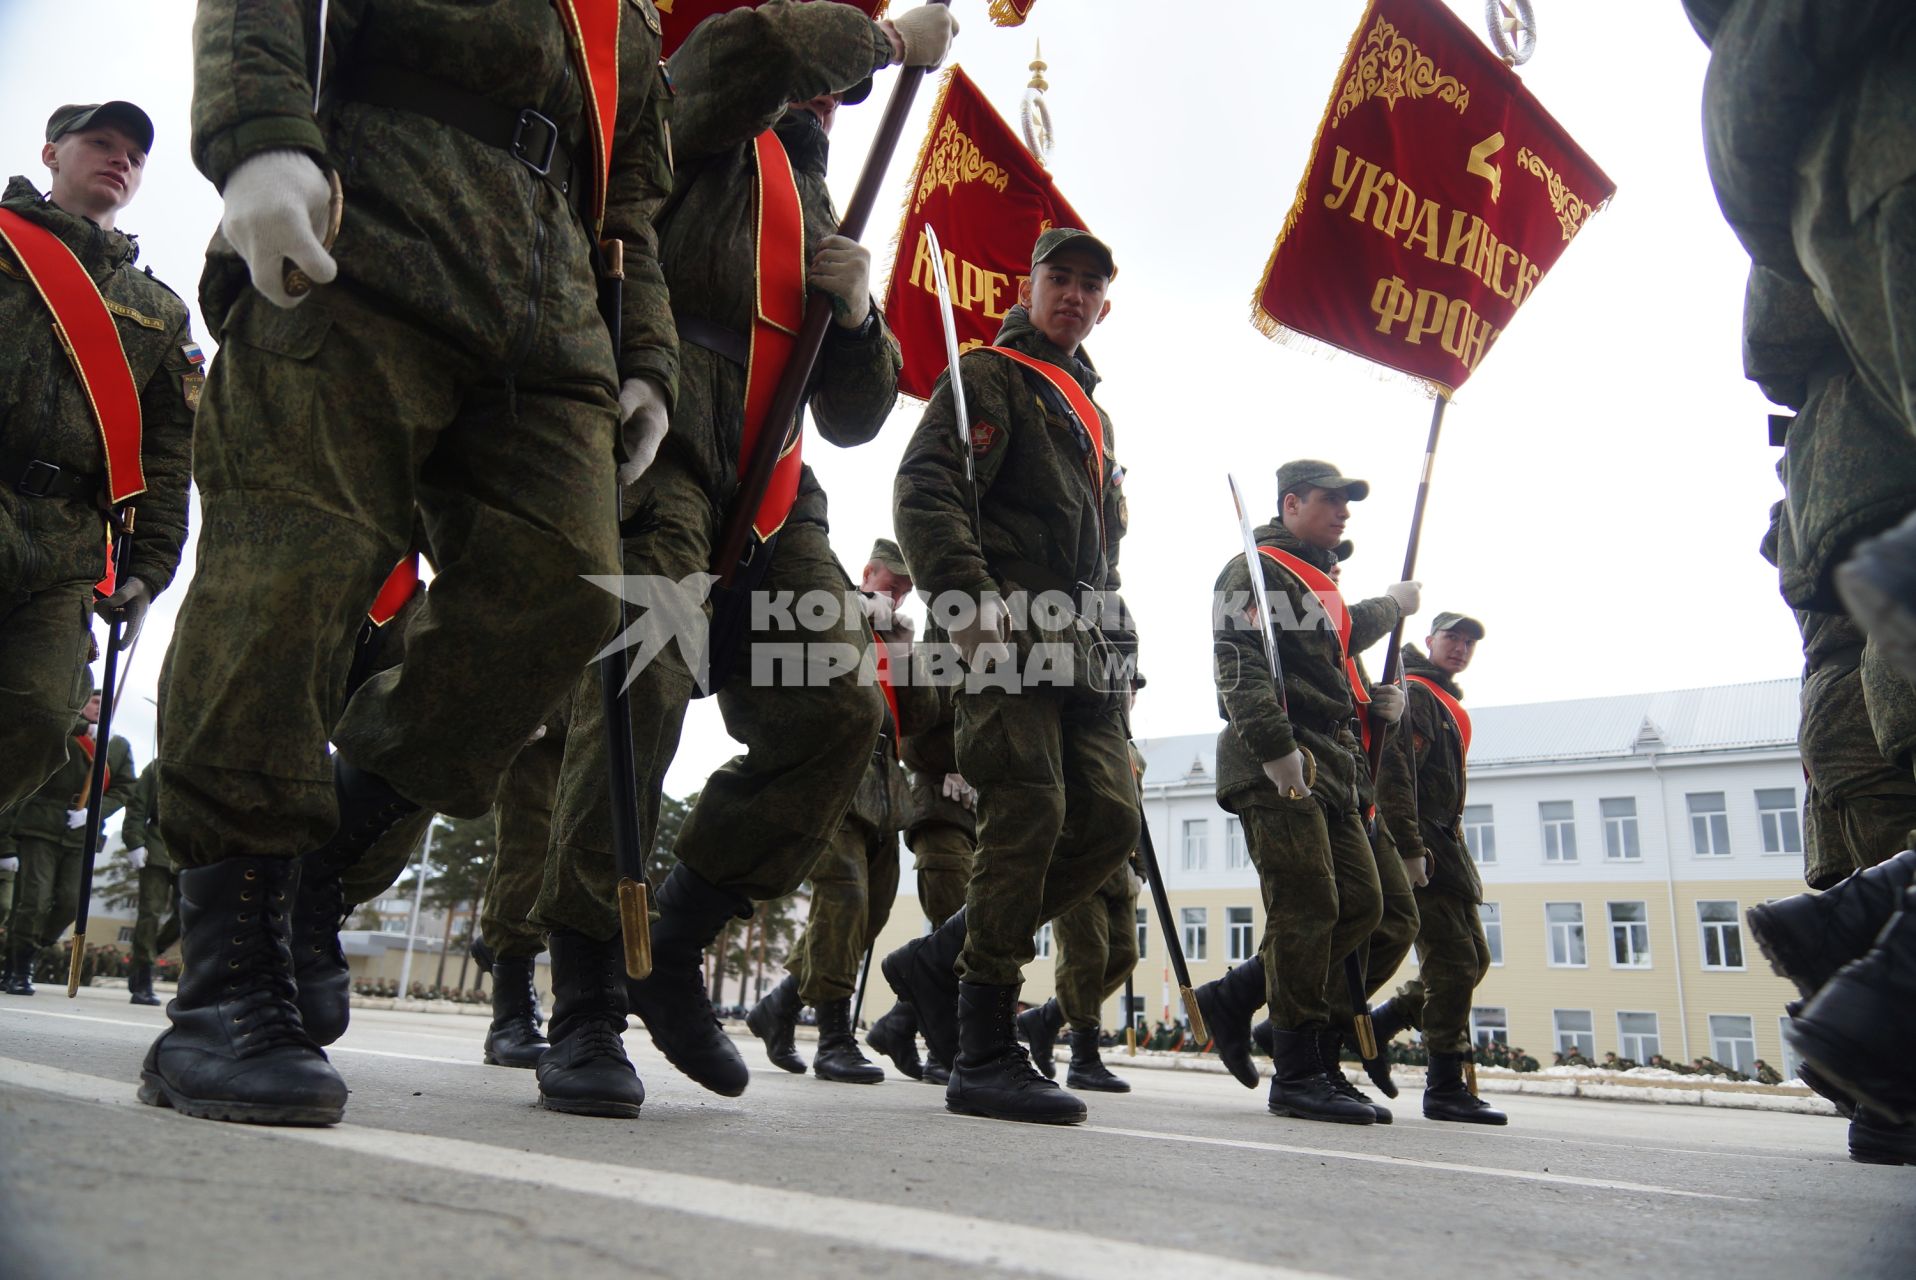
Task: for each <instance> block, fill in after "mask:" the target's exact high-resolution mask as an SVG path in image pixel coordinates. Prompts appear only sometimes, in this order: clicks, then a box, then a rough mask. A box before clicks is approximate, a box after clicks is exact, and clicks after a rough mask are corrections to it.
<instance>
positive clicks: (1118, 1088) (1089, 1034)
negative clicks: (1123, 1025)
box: [1064, 1027, 1131, 1093]
mask: <svg viewBox="0 0 1916 1280" xmlns="http://www.w3.org/2000/svg"><path fill="white" fill-rule="evenodd" d="M1064 1082H1065V1083H1066V1084H1068V1085H1070V1086H1071V1087H1072V1088H1073V1089H1085V1090H1089V1091H1090V1092H1092V1093H1129V1092H1131V1086H1130V1085H1129V1084H1127V1083H1125V1081H1123V1080H1121V1079H1119V1078H1118V1077H1117V1076H1114V1075H1112V1074H1111V1069H1110V1068H1109V1067H1107V1066H1105V1065H1104V1059H1103V1058H1101V1057H1099V1056H1098V1029H1097V1028H1096V1027H1092V1028H1091V1029H1090V1030H1088V1031H1086V1030H1083V1029H1081V1028H1078V1027H1073V1028H1072V1029H1071V1068H1070V1070H1068V1071H1066V1072H1065V1076H1064Z"/></svg>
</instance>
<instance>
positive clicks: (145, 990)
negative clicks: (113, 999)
mask: <svg viewBox="0 0 1916 1280" xmlns="http://www.w3.org/2000/svg"><path fill="white" fill-rule="evenodd" d="M159 795H160V766H159V764H158V763H157V762H155V763H153V764H149V765H147V766H146V768H145V769H143V770H141V771H140V780H139V781H138V782H136V783H135V784H134V785H133V789H132V792H131V794H130V795H128V797H127V801H126V816H125V817H124V818H122V819H121V820H120V840H121V843H123V844H124V845H126V861H127V865H128V866H130V867H132V868H133V873H134V875H135V876H136V877H138V885H139V898H138V900H137V901H138V906H137V907H136V909H135V914H134V917H133V956H132V963H133V969H132V972H131V973H129V974H128V975H127V979H126V985H127V989H128V991H129V992H130V993H131V996H132V1003H133V1004H151V1005H157V1004H159V1003H160V998H159V997H158V996H156V995H154V994H153V962H154V961H156V960H158V959H159V958H160V956H161V955H162V954H164V953H165V951H166V949H167V948H168V947H170V946H172V945H173V944H174V943H175V942H177V941H179V937H180V875H179V871H178V870H177V869H176V868H175V867H174V866H173V859H171V858H169V857H167V855H166V837H165V836H163V835H161V834H160V806H159ZM162 921H164V922H165V923H161V922H162Z"/></svg>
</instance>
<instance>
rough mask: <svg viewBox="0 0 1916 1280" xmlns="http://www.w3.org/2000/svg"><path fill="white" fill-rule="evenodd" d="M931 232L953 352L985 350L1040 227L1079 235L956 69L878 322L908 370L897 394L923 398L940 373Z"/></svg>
mask: <svg viewBox="0 0 1916 1280" xmlns="http://www.w3.org/2000/svg"><path fill="white" fill-rule="evenodd" d="M927 223H930V224H931V226H932V227H934V228H935V229H936V230H937V232H938V241H939V243H940V244H941V245H942V246H943V247H944V251H945V276H946V278H947V279H948V280H949V281H950V282H951V292H952V298H951V309H952V317H953V319H954V320H955V321H956V322H957V325H958V350H959V351H960V352H961V353H962V352H965V351H969V350H971V349H972V348H973V347H980V346H986V345H989V344H990V342H991V341H992V339H994V338H996V337H997V336H998V328H999V325H1000V324H1002V323H1003V321H1004V318H1005V312H1007V311H1009V310H1011V308H1012V307H1014V306H1016V305H1017V302H1018V288H1019V286H1020V285H1021V284H1023V283H1024V281H1025V280H1026V279H1027V278H1029V276H1030V275H1031V247H1032V245H1034V244H1035V243H1037V240H1038V235H1039V233H1040V232H1042V231H1044V230H1045V228H1047V227H1053V226H1059V227H1081V228H1084V229H1085V230H1087V231H1088V230H1090V228H1089V227H1085V224H1084V220H1083V219H1082V218H1080V217H1079V216H1078V214H1077V211H1076V210H1075V209H1073V208H1072V207H1071V205H1070V202H1069V201H1067V200H1066V199H1065V198H1064V196H1063V195H1061V194H1059V192H1058V188H1057V187H1056V186H1054V185H1053V184H1052V181H1051V175H1050V174H1049V173H1047V172H1046V171H1045V167H1044V166H1043V165H1041V164H1039V163H1038V161H1037V160H1036V159H1035V158H1034V157H1033V156H1032V154H1031V152H1029V151H1027V150H1026V149H1025V144H1024V143H1023V142H1021V141H1019V140H1018V135H1017V134H1015V133H1013V132H1012V131H1011V126H1010V125H1008V124H1006V123H1005V122H1004V119H1003V118H1002V117H1001V116H999V114H998V113H997V112H996V111H994V110H992V108H991V104H990V103H989V102H986V101H985V96H984V94H982V93H980V92H979V91H978V86H977V85H975V84H973V83H972V82H971V77H970V76H967V75H966V74H965V73H964V69H963V68H961V67H955V66H954V67H953V68H952V69H951V70H950V71H948V72H946V73H945V81H944V84H943V86H942V87H941V88H940V89H939V91H938V102H937V105H936V106H934V107H933V108H932V112H931V123H930V125H929V126H928V127H927V128H926V130H925V141H924V145H923V146H922V147H920V148H919V151H918V163H917V164H915V165H913V166H912V171H911V186H910V188H909V189H908V190H907V192H906V198H905V218H904V221H903V223H901V224H900V226H899V229H898V247H897V250H896V254H895V256H894V258H893V260H892V266H891V283H890V285H889V286H888V287H887V289H886V292H885V320H886V323H888V324H889V325H890V326H891V329H892V332H893V333H895V334H896V335H898V344H899V346H900V347H901V348H902V349H903V351H904V356H905V368H904V372H903V373H902V374H900V375H899V378H898V389H899V390H900V391H902V392H904V393H905V394H906V395H908V396H915V397H917V398H918V399H920V400H925V399H929V398H930V396H931V389H932V386H933V385H934V384H935V383H936V382H937V381H938V375H939V374H941V373H943V372H944V371H945V329H944V322H943V321H942V320H941V319H940V318H939V315H938V286H937V285H936V284H935V283H934V282H933V279H932V271H931V246H930V244H929V242H928V241H927V240H926V239H925V225H926V224H927Z"/></svg>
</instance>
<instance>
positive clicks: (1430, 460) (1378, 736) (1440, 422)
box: [1370, 391, 1450, 786]
mask: <svg viewBox="0 0 1916 1280" xmlns="http://www.w3.org/2000/svg"><path fill="white" fill-rule="evenodd" d="M1449 404H1450V394H1449V393H1448V392H1445V391H1440V392H1438V393H1437V403H1436V405H1434V406H1433V407H1432V408H1431V411H1430V438H1429V439H1428V440H1426V441H1425V442H1424V471H1423V475H1422V476H1420V477H1419V478H1418V480H1417V503H1416V505H1415V506H1413V507H1412V508H1411V512H1410V541H1409V542H1408V543H1406V544H1405V546H1404V573H1403V577H1402V579H1401V580H1402V581H1404V582H1409V581H1410V580H1411V579H1412V578H1413V577H1415V576H1416V574H1417V548H1418V544H1419V543H1420V542H1422V541H1423V536H1424V508H1425V506H1426V505H1428V503H1429V502H1430V473H1431V469H1432V468H1433V467H1434V466H1435V465H1436V463H1437V436H1438V433H1439V432H1441V431H1442V430H1443V428H1444V409H1445V408H1446V407H1447V406H1448V405H1449ZM1404 621H1405V619H1404V618H1403V616H1402V615H1401V614H1400V615H1399V616H1398V619H1397V625H1396V626H1395V627H1392V628H1391V632H1390V651H1389V652H1388V653H1386V654H1385V655H1384V678H1383V679H1382V680H1381V681H1379V683H1380V684H1394V683H1396V681H1397V673H1398V668H1399V667H1400V666H1402V665H1403V661H1402V654H1403V648H1404ZM1389 731H1390V726H1389V725H1387V724H1384V723H1382V722H1381V721H1380V722H1379V723H1377V724H1374V725H1372V726H1371V735H1370V780H1371V783H1372V785H1373V786H1374V785H1376V782H1377V773H1378V770H1380V769H1381V768H1382V767H1383V763H1384V738H1385V737H1386V736H1387V735H1388V733H1389Z"/></svg>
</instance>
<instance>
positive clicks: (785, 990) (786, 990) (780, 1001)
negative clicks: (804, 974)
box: [745, 973, 805, 1076]
mask: <svg viewBox="0 0 1916 1280" xmlns="http://www.w3.org/2000/svg"><path fill="white" fill-rule="evenodd" d="M804 1007H805V1002H804V1001H803V1000H801V999H799V995H798V978H797V977H796V976H795V975H793V974H789V973H788V974H786V975H785V978H784V981H782V982H780V983H779V984H778V985H777V986H776V987H773V988H772V989H771V990H770V991H769V992H767V993H766V995H765V998H764V999H763V1000H760V1001H759V1002H758V1003H757V1004H755V1005H753V1006H752V1011H751V1012H750V1013H748V1014H746V1015H745V1025H746V1026H747V1027H749V1028H751V1031H752V1034H753V1035H755V1036H757V1037H758V1038H759V1039H761V1040H763V1041H764V1042H765V1056H766V1057H768V1058H770V1059H771V1060H772V1065H773V1066H775V1067H777V1068H778V1069H779V1070H780V1071H789V1072H791V1073H792V1074H793V1075H796V1076H802V1075H804V1074H805V1059H803V1058H801V1057H799V1056H798V1011H799V1010H800V1009H802V1008H804Z"/></svg>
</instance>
